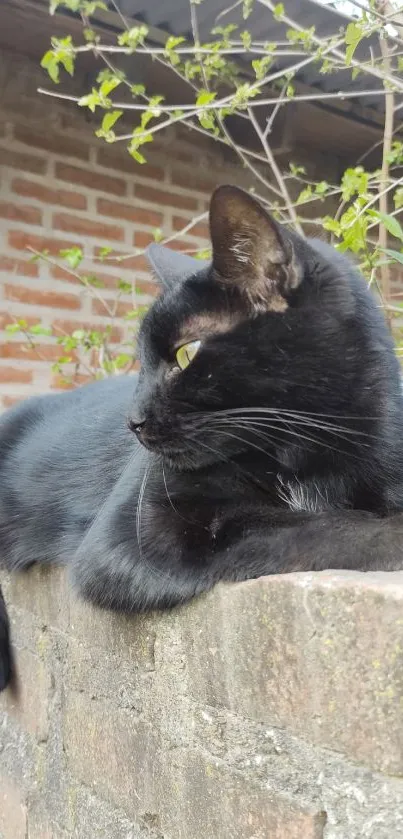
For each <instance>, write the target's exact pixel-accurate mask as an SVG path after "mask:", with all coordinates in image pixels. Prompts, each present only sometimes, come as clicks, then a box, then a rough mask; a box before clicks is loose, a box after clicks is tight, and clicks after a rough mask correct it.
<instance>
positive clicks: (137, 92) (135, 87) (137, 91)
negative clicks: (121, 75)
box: [130, 84, 146, 96]
mask: <svg viewBox="0 0 403 839" xmlns="http://www.w3.org/2000/svg"><path fill="white" fill-rule="evenodd" d="M130 89H131V92H132V94H133V96H144V94H145V92H146V89H145V87H144V85H143V84H132V86H131V88H130Z"/></svg>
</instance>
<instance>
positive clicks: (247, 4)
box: [242, 0, 253, 20]
mask: <svg viewBox="0 0 403 839" xmlns="http://www.w3.org/2000/svg"><path fill="white" fill-rule="evenodd" d="M252 9H253V0H243V4H242V17H243V19H244V20H247V19H248V17H249V15H250V14H251V12H252Z"/></svg>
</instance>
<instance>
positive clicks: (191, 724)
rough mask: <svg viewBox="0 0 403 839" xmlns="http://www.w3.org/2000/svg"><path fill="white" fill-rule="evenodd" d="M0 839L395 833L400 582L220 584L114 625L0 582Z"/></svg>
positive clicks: (402, 683) (270, 838) (35, 589)
mask: <svg viewBox="0 0 403 839" xmlns="http://www.w3.org/2000/svg"><path fill="white" fill-rule="evenodd" d="M2 582H5V586H4V590H5V596H6V599H7V601H8V604H9V607H10V613H11V618H12V633H13V641H14V646H15V650H16V658H17V666H18V681H19V685H18V689H17V691H16V692H14V693H13V692H10V691H6V692H5V693H4V694H3V695H2V698H1V700H0V708H1V725H0V837H1V839H67V838H68V837H77V839H101V837H102V839H398V838H400V837H401V836H402V835H403V724H402V723H403V676H402V674H403V666H402V665H403V573H402V574H389V575H388V574H372V575H364V574H359V573H343V574H341V573H337V572H336V573H329V572H326V573H321V574H316V575H315V574H295V575H289V576H283V577H281V576H278V577H272V578H263V579H260V580H257V581H253V582H249V583H244V584H240V585H226V586H224V585H221V586H217V588H216V589H215V590H214V591H213V592H211V593H210V594H209V595H208V596H205V597H202V598H200V599H198V600H195V601H193V602H192V603H191V604H189V605H188V606H186V607H185V608H181V609H178V610H174V611H172V612H170V613H165V614H158V615H155V614H154V615H149V616H145V617H144V616H143V617H133V618H126V617H122V616H117V615H113V614H110V613H107V612H101V611H97V610H95V609H92V608H91V607H89V606H87V605H85V604H83V603H81V602H79V601H78V600H76V598H75V597H74V595H73V594H72V593H71V592H70V590H69V588H68V586H67V582H66V579H65V576H64V572H62V571H57V570H51V571H43V570H38V569H35V570H33V571H29V572H27V573H25V574H23V575H20V576H17V575H16V576H13V577H7V578H6V580H5V581H4V579H3V581H2Z"/></svg>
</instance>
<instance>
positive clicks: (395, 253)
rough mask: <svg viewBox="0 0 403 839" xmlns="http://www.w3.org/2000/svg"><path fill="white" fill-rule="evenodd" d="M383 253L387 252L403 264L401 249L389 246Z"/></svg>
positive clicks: (387, 254)
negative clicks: (392, 248)
mask: <svg viewBox="0 0 403 839" xmlns="http://www.w3.org/2000/svg"><path fill="white" fill-rule="evenodd" d="M383 253H386V256H389V257H390V258H391V259H393V260H394V261H395V262H399V263H400V265H403V253H402V252H401V251H393V250H390V249H389V248H385V249H384V250H383Z"/></svg>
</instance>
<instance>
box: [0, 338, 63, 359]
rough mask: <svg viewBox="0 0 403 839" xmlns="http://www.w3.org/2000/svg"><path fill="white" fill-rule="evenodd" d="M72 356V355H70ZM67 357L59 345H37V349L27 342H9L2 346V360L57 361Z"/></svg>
mask: <svg viewBox="0 0 403 839" xmlns="http://www.w3.org/2000/svg"><path fill="white" fill-rule="evenodd" d="M68 354H69V355H72V353H70V352H69V353H68ZM61 355H65V353H64V350H63V347H60V346H59V345H58V344H37V343H35V349H34V348H33V347H30V346H29V344H28V343H27V341H25V342H24V341H9V342H8V343H6V344H0V358H11V359H23V360H24V359H27V360H28V361H52V362H53V361H57V359H58V358H60V356H61Z"/></svg>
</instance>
